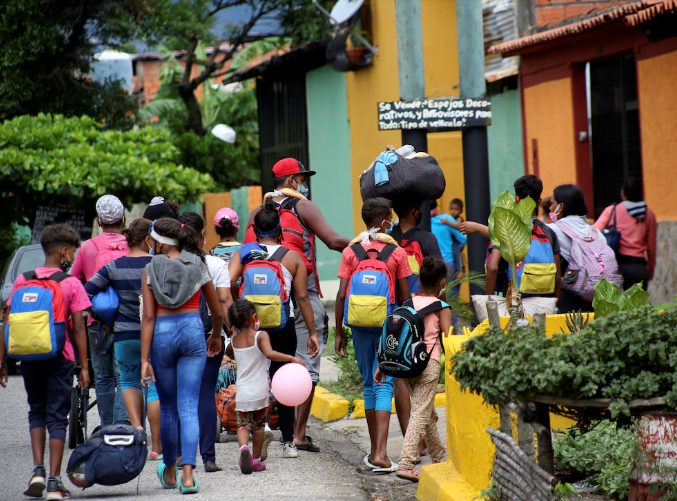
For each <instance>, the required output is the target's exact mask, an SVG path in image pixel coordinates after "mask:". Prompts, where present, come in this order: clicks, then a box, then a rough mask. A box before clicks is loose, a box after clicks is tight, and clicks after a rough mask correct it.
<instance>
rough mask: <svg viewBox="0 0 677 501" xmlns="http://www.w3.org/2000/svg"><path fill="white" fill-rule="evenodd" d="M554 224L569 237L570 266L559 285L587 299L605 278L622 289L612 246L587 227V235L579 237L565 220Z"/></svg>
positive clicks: (592, 296) (590, 299) (593, 295)
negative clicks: (588, 232) (588, 231)
mask: <svg viewBox="0 0 677 501" xmlns="http://www.w3.org/2000/svg"><path fill="white" fill-rule="evenodd" d="M556 224H557V227H558V228H559V229H560V230H562V232H563V233H564V234H565V235H567V236H568V237H569V238H571V258H570V259H569V267H568V268H567V271H566V273H565V274H564V276H563V277H562V288H563V289H565V290H569V291H571V292H575V293H576V294H578V295H579V296H581V297H582V298H583V299H585V300H586V301H592V299H593V298H594V297H595V285H597V283H598V282H599V281H600V280H602V279H603V278H606V279H607V280H608V281H609V282H611V283H612V284H614V285H617V286H618V288H619V289H621V290H623V277H622V276H621V275H620V274H619V273H618V262H617V261H616V254H615V253H614V251H613V249H612V248H611V247H609V246H608V245H607V243H606V242H605V241H604V240H602V239H601V238H600V237H599V235H598V234H597V231H595V230H593V227H592V226H590V234H589V236H587V237H582V236H581V235H579V234H578V233H577V232H575V231H574V230H572V229H571V228H570V227H569V226H568V225H567V224H566V223H564V222H561V221H560V222H557V223H556Z"/></svg>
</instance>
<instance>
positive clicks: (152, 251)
mask: <svg viewBox="0 0 677 501" xmlns="http://www.w3.org/2000/svg"><path fill="white" fill-rule="evenodd" d="M148 254H150V255H151V256H154V255H155V251H154V250H153V248H152V247H150V246H149V247H148Z"/></svg>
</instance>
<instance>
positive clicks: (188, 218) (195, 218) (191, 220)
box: [178, 212, 205, 235]
mask: <svg viewBox="0 0 677 501" xmlns="http://www.w3.org/2000/svg"><path fill="white" fill-rule="evenodd" d="M178 221H179V223H183V224H185V225H186V226H190V227H191V228H193V229H194V230H195V231H197V233H198V235H199V234H200V233H202V231H203V230H204V229H205V222H204V220H203V219H202V216H200V214H198V213H196V212H184V213H183V214H181V215H180V216H179V218H178Z"/></svg>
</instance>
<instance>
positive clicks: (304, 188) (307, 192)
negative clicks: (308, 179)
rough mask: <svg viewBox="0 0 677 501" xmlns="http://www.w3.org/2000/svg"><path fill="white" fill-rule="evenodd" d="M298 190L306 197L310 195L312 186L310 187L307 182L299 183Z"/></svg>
mask: <svg viewBox="0 0 677 501" xmlns="http://www.w3.org/2000/svg"><path fill="white" fill-rule="evenodd" d="M296 191H298V192H299V193H300V194H301V195H303V196H304V197H306V198H308V197H309V196H310V188H308V185H306V184H297V185H296Z"/></svg>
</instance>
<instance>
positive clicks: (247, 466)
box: [240, 445, 254, 475]
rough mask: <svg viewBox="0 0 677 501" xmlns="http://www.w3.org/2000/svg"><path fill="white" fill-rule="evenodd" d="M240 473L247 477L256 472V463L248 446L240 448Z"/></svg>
mask: <svg viewBox="0 0 677 501" xmlns="http://www.w3.org/2000/svg"><path fill="white" fill-rule="evenodd" d="M240 471H241V472H242V473H244V474H245V475H250V474H251V473H252V472H253V471H254V461H253V460H252V455H251V452H249V447H248V446H246V445H243V446H242V447H240Z"/></svg>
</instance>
